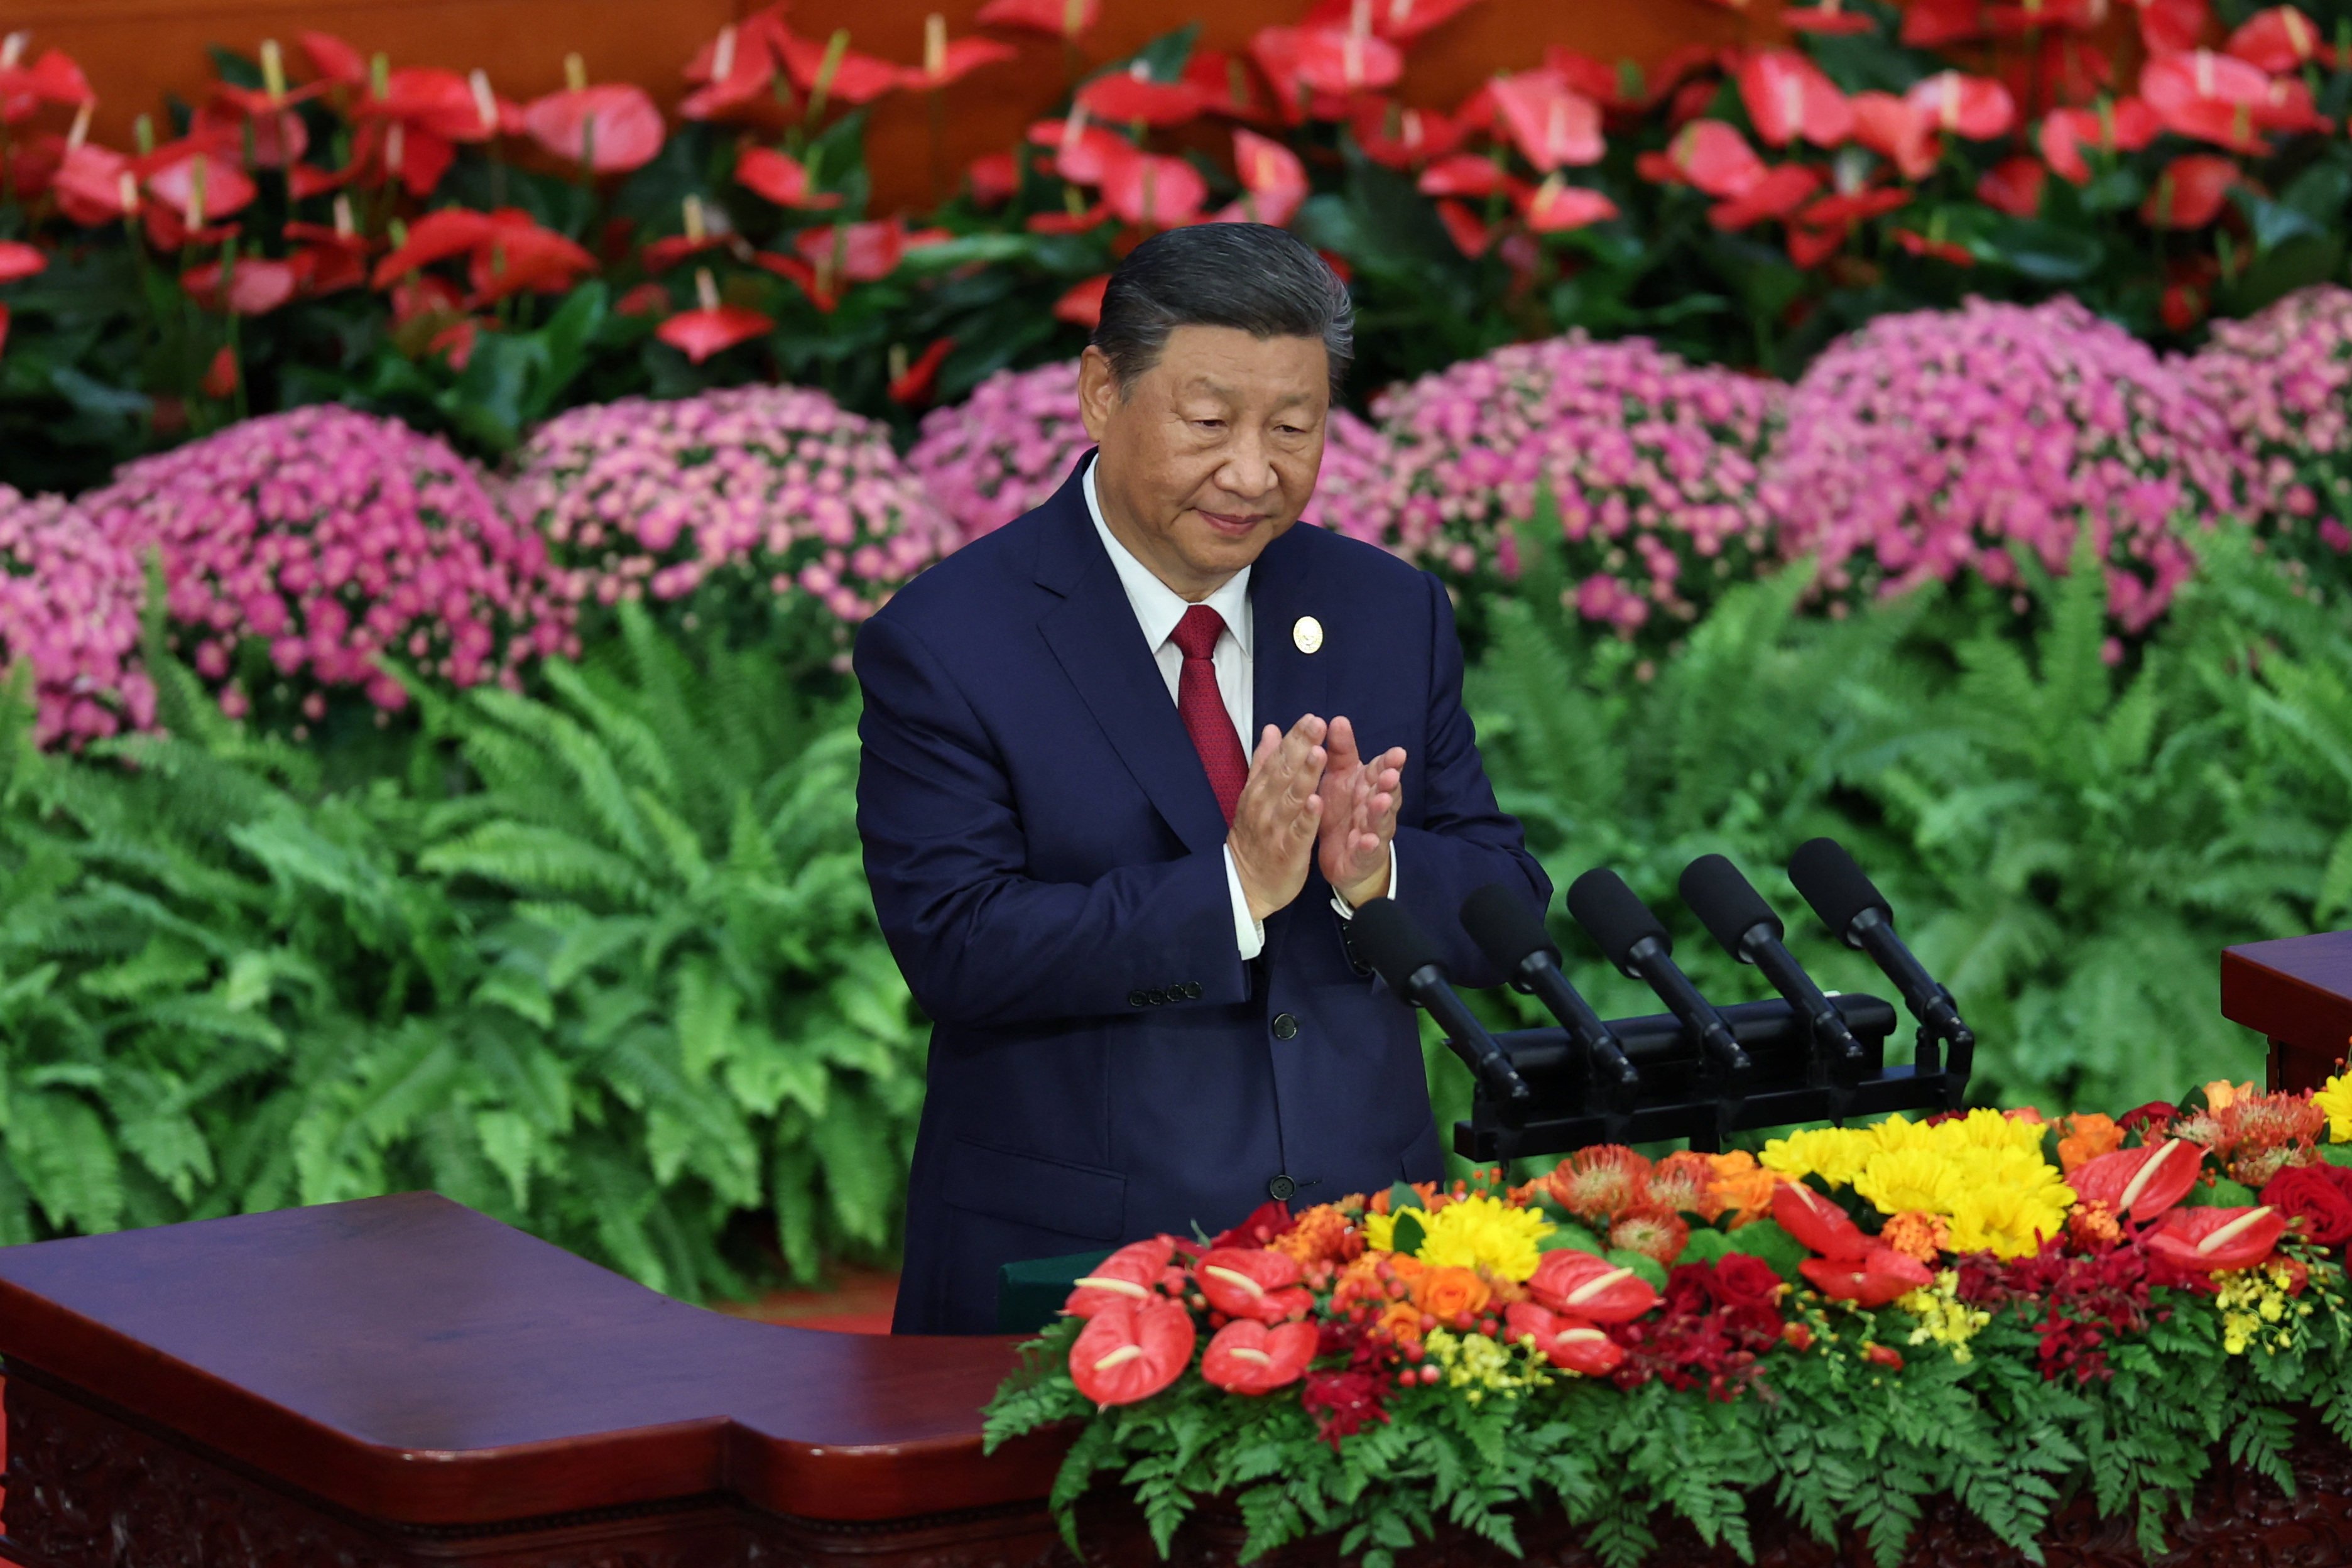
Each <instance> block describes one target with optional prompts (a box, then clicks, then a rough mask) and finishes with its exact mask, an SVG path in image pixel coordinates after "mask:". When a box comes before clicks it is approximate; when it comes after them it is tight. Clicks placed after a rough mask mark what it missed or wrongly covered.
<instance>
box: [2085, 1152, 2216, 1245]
mask: <svg viewBox="0 0 2352 1568" xmlns="http://www.w3.org/2000/svg"><path fill="white" fill-rule="evenodd" d="M2204 1161H2205V1152H2204V1151H2203V1150H2202V1149H2200V1148H2199V1147H2198V1146H2197V1145H2196V1144H2194V1143H2189V1142H2182V1141H2181V1140H2180V1139H2178V1138H2168V1139H2166V1140H2165V1141H2164V1142H2161V1143H2150V1144H2148V1145H2147V1146H2146V1147H2144V1148H2138V1149H2118V1150H2116V1152H2114V1153H2112V1154H2101V1155H2100V1156H2098V1157H2097V1158H2096V1159H2093V1160H2085V1161H2084V1162H2083V1163H2081V1164H2079V1165H2077V1166H2075V1167H2074V1171H2073V1173H2070V1174H2069V1175H2068V1176H2067V1178H2066V1184H2067V1185H2068V1186H2069V1187H2072V1188H2073V1189H2074V1196H2075V1197H2076V1199H2078V1200H2079V1201H2081V1202H2083V1203H2086V1204H2103V1205H2105V1206H2106V1209H2107V1212H2108V1213H2110V1214H2113V1215H2117V1216H2118V1217H2120V1216H2121V1215H2131V1217H2132V1218H2134V1219H2136V1220H2138V1221H2140V1222H2141V1223H2143V1224H2145V1223H2147V1221H2149V1220H2152V1219H2155V1218H2156V1217H2157V1216H2158V1215H2161V1214H2163V1213H2164V1212H2165V1211H2166V1210H2167V1209H2169V1208H2171V1207H2172V1206H2173V1205H2175V1204H2178V1203H2179V1201H2180V1200H2181V1199H2183V1198H2185V1197H2187V1196H2188V1195H2189V1190H2190V1189H2191V1188H2193V1187H2195V1186H2196V1185H2197V1176H2198V1173H2199V1172H2200V1170H2201V1169H2202V1168H2203V1165H2204Z"/></svg>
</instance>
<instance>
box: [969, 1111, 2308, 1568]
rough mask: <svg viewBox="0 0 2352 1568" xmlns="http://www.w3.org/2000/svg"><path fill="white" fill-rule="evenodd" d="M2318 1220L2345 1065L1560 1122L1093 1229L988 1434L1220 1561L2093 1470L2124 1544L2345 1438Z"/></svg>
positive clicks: (1856, 1501) (1904, 1498)
mask: <svg viewBox="0 0 2352 1568" xmlns="http://www.w3.org/2000/svg"><path fill="white" fill-rule="evenodd" d="M2347 1240H2352V1075H2347V1076H2343V1077H2338V1078H2336V1079H2333V1080H2331V1081H2330V1082H2329V1083H2328V1084H2327V1085H2326V1086H2325V1087H2324V1088H2323V1089H2321V1090H2319V1091H2318V1092H2316V1093H2259V1092H2256V1091H2254V1090H2253V1089H2252V1087H2251V1086H2247V1085H2238V1086H2232V1085H2231V1084H2229V1083H2227V1082H2215V1083H2211V1084H2208V1085H2206V1086H2204V1087H2203V1088H2202V1089H2199V1090H2197V1091H2195V1092H2194V1093H2192V1094H2190V1095H2189V1097H2188V1098H2187V1099H2186V1100H2183V1101H2182V1102H2181V1103H2180V1104H2179V1105H2169V1104H2165V1103H2162V1102H2158V1103H2155V1104H2150V1105H2146V1106H2142V1107H2141V1108H2139V1109H2138V1110H2134V1111H2131V1112H2130V1113H2128V1114H2126V1115H2124V1116H2121V1117H2114V1118H2110V1117H2108V1116H2104V1115H2070V1116H2061V1117H2047V1118H2046V1117H2044V1116H2042V1115H2041V1114H2040V1113H2039V1112H2037V1111H2034V1110H2011V1111H2008V1112H2001V1111H1996V1110H1970V1111H1968V1112H1965V1113H1957V1114H1952V1115H1948V1116H1942V1117H1936V1118H1931V1119H1929V1120H1927V1121H1909V1120H1906V1119H1905V1118H1903V1117H1900V1116H1896V1117H1892V1118H1890V1119H1888V1120H1886V1121H1881V1122H1878V1123H1876V1124H1875V1125H1873V1126H1870V1127H1867V1128H1846V1129H1840V1128H1830V1129H1822V1130H1814V1131H1795V1132H1791V1133H1790V1134H1788V1135H1787V1136H1784V1137H1780V1138H1776V1139H1773V1140H1771V1141H1770V1142H1768V1143H1766V1144H1765V1146H1764V1147H1763V1149H1762V1151H1761V1152H1760V1153H1748V1152H1732V1153H1724V1154H1701V1153H1693V1152H1677V1153H1673V1154H1669V1155H1666V1156H1665V1157H1664V1158H1662V1159H1656V1160H1652V1159H1649V1158H1645V1157H1644V1156H1643V1155H1642V1154H1641V1153H1639V1152H1635V1151H1633V1150H1632V1149H1628V1148H1624V1147H1622V1146H1616V1145H1610V1146H1602V1147H1596V1148H1589V1149H1585V1150H1581V1151H1579V1152H1577V1153H1575V1154H1573V1155H1571V1156H1570V1158H1568V1159H1567V1160H1565V1161H1563V1162H1561V1163H1559V1166H1558V1167H1557V1168H1556V1169H1553V1170H1551V1171H1550V1172H1549V1173H1544V1174H1541V1175H1539V1176H1537V1177H1535V1178H1534V1179H1532V1180H1528V1181H1526V1182H1524V1183H1522V1184H1511V1183H1510V1182H1509V1180H1508V1179H1507V1177H1504V1176H1502V1175H1500V1174H1498V1173H1493V1172H1486V1173H1481V1174H1480V1175H1479V1176H1478V1177H1477V1178H1476V1179H1474V1180H1472V1181H1469V1182H1457V1183H1455V1184H1453V1185H1452V1186H1451V1187H1450V1188H1440V1187H1438V1186H1436V1185H1434V1184H1420V1185H1410V1186H1409V1185H1405V1184H1398V1185H1397V1186H1395V1187H1393V1188H1391V1190H1389V1191H1388V1192H1385V1193H1375V1194H1370V1195H1369V1196H1366V1195H1358V1196H1352V1197H1348V1198H1344V1199H1341V1200H1340V1201H1339V1202H1337V1203H1332V1204H1326V1205H1319V1206H1318V1207H1314V1208H1310V1209H1307V1210H1306V1211H1305V1212H1303V1213H1301V1214H1297V1215H1291V1214H1289V1213H1287V1212H1286V1210H1285V1209H1284V1208H1283V1207H1282V1206H1281V1205H1267V1206H1265V1207H1264V1208H1262V1209H1260V1210H1259V1211H1257V1212H1256V1213H1255V1214H1254V1215H1250V1216H1249V1218H1248V1219H1247V1220H1245V1221H1244V1223H1243V1224H1242V1225H1240V1226H1237V1227H1235V1228H1234V1229H1233V1230H1229V1231H1227V1232H1225V1233H1224V1234H1223V1235H1221V1236H1218V1237H1213V1238H1212V1237H1194V1238H1192V1239H1185V1238H1182V1237H1174V1236H1160V1237H1153V1238H1152V1239H1150V1240H1148V1241H1141V1242H1138V1243H1135V1244H1134V1245H1132V1246H1129V1247H1123V1248H1121V1249H1120V1250H1118V1252H1115V1253H1113V1254H1111V1255H1110V1257H1109V1258H1108V1259H1107V1260H1105V1261H1104V1262H1103V1263H1102V1264H1101V1265H1100V1266H1099V1267H1098V1268H1097V1271H1096V1272H1095V1273H1093V1274H1091V1275H1088V1276H1087V1277H1084V1278H1082V1279H1079V1280H1077V1282H1076V1289H1074V1290H1073V1291H1072V1293H1071V1295H1070V1297H1069V1300H1068V1302H1067V1304H1066V1307H1065V1309H1064V1310H1065V1316H1063V1317H1062V1318H1061V1319H1060V1320H1059V1321H1057V1322H1055V1324H1054V1325H1053V1326H1051V1327H1050V1328H1048V1329H1047V1330H1046V1331H1045V1333H1044V1334H1043V1336H1042V1337H1040V1338H1039V1339H1037V1340H1035V1341H1034V1342H1032V1343H1031V1344H1030V1345H1028V1346H1027V1347H1025V1349H1024V1366H1023V1368H1022V1370H1021V1371H1020V1372H1018V1373H1015V1374H1014V1375H1013V1377H1012V1378H1011V1379H1009V1380H1008V1381H1007V1382H1006V1383H1005V1384H1004V1385H1003V1388H1002V1389H1000V1390H999V1392H998V1394H997V1396H996V1398H995V1399H994V1401H993V1402H992V1404H991V1405H990V1407H989V1411H988V1435H989V1442H990V1444H991V1446H992V1447H993V1446H994V1445H996V1444H999V1443H1002V1442H1003V1441H1005V1440H1006V1439H1008V1438H1011V1437H1013V1436H1016V1435H1019V1434H1021V1433H1024V1432H1028V1431H1032V1430H1035V1429H1038V1428H1041V1427H1045V1426H1052V1425H1055V1424H1057V1423H1071V1424H1075V1425H1076V1442H1075V1444H1074V1446H1073V1447H1071V1449H1070V1452H1069V1455H1068V1457H1067V1458H1066V1460H1065V1462H1064V1465H1063V1468H1062V1470H1061V1474H1060V1477H1059V1479H1058V1481H1057V1484H1056V1486H1055V1493H1054V1503H1055V1509H1056V1510H1057V1512H1058V1513H1059V1515H1060V1517H1061V1519H1062V1521H1063V1528H1064V1530H1065V1531H1066V1532H1068V1533H1069V1534H1070V1535H1071V1539H1072V1542H1073V1545H1074V1546H1075V1545H1076V1533H1075V1523H1074V1520H1073V1513H1072V1510H1073V1509H1074V1506H1075V1505H1076V1502H1077V1500H1079V1498H1080V1497H1081V1496H1082V1495H1084V1494H1085V1493H1086V1492H1087V1490H1088V1489H1090V1488H1091V1487H1092V1486H1093V1485H1094V1484H1095V1483H1096V1482H1097V1480H1098V1479H1108V1480H1113V1481H1116V1482H1118V1483H1119V1484H1120V1485H1122V1486H1124V1487H1125V1488H1127V1489H1129V1490H1130V1491H1131V1493H1132V1495H1133V1497H1134V1499H1135V1500H1136V1502H1137V1503H1138V1504H1139V1507H1140V1509H1141V1510H1142V1513H1143V1515H1144V1518H1145V1521H1146V1522H1147V1523H1148V1525H1149V1527H1150V1531H1151V1533H1152V1536H1153V1539H1154V1540H1155V1542H1157V1543H1158V1545H1159V1548H1160V1552H1162V1554H1163V1555H1164V1554H1165V1553H1166V1552H1168V1550H1169V1548H1170V1546H1171V1543H1172V1542H1173V1540H1174V1537H1175V1534H1176V1531H1177V1530H1178V1528H1179V1527H1180V1526H1181V1524H1182V1523H1183V1521H1184V1520H1185V1519H1186V1517H1187V1516H1188V1515H1189V1514H1190V1513H1191V1512H1192V1510H1194V1509H1195V1508H1196V1507H1197V1506H1198V1505H1199V1504H1200V1503H1201V1502H1202V1501H1203V1500H1208V1499H1212V1498H1216V1499H1221V1500H1223V1501H1224V1502H1225V1503H1226V1504H1229V1505H1232V1506H1235V1507H1237V1508H1238V1510H1239V1512H1240V1517H1241V1520H1242V1521H1243V1523H1244V1526H1245V1527H1246V1529H1247V1531H1248V1538H1247V1543H1246V1545H1245V1547H1244V1558H1245V1559H1246V1558H1247V1557H1251V1556H1255V1555H1257V1554H1258V1553H1261V1552H1266V1551H1271V1550H1273V1549H1274V1548H1276V1547H1278V1546H1281V1545H1283V1544H1285V1543H1286V1542H1290V1541H1293V1540H1297V1539H1299V1538H1302V1537H1306V1536H1310V1535H1320V1534H1325V1533H1327V1532H1339V1536H1340V1541H1339V1550H1340V1552H1341V1554H1342V1556H1343V1557H1345V1558H1346V1559H1347V1560H1349V1561H1361V1562H1363V1563H1369V1564H1371V1565H1372V1568H1382V1565H1383V1564H1385V1563H1388V1562H1389V1561H1390V1560H1391V1557H1392V1555H1393V1554H1394V1553H1395V1552H1397V1551H1399V1550H1401V1549H1403V1548H1406V1547H1409V1546H1411V1545H1412V1544H1413V1543H1415V1542H1417V1541H1421V1540H1424V1539H1427V1538H1428V1537H1429V1536H1430V1535H1431V1533H1432V1532H1433V1530H1434V1529H1435V1528H1436V1526H1437V1525H1438V1524H1439V1523H1440V1522H1441V1521H1451V1523H1452V1524H1453V1525H1454V1526H1456V1527H1459V1528H1461V1529H1464V1530H1466V1531H1471V1532H1475V1534H1476V1535H1478V1536H1482V1537H1484V1538H1486V1539H1487V1540H1490V1541H1492V1542H1495V1543H1496V1545H1498V1546H1501V1547H1503V1548H1505V1549H1507V1550H1512V1551H1517V1533H1516V1523H1517V1520H1518V1519H1519V1518H1521V1517H1523V1516H1524V1515H1525V1514H1526V1513H1527V1512H1528V1511H1529V1510H1538V1509H1543V1508H1558V1509H1561V1510H1565V1511H1566V1513H1567V1515H1568V1517H1569V1519H1570V1522H1571V1523H1572V1524H1574V1525H1576V1526H1578V1527H1580V1528H1581V1529H1582V1530H1584V1531H1585V1533H1586V1541H1587V1543H1588V1545H1589V1546H1590V1547H1591V1550H1592V1551H1593V1552H1595V1553H1596V1554H1597V1555H1598V1556H1599V1557H1600V1558H1601V1560H1602V1561H1604V1562H1606V1563H1612V1564H1632V1563H1638V1562H1639V1561H1641V1560H1642V1558H1643V1556H1644V1555H1645V1554H1646V1553H1647V1552H1649V1550H1650V1549H1651V1548H1652V1547H1653V1546H1654V1544H1655V1537H1654V1534H1653V1531H1652V1524H1653V1522H1654V1519H1655V1518H1656V1516H1657V1515H1659V1514H1660V1513H1661V1511H1662V1510H1663V1511H1664V1512H1667V1513H1671V1514H1675V1515H1679V1516H1681V1517H1682V1518H1683V1519H1685V1520H1686V1521H1689V1523H1690V1524H1691V1525H1692V1526H1693V1527H1694V1528H1695V1529H1696V1531H1697V1532H1698V1534H1699V1535H1700V1536H1701V1538H1702V1539H1704V1540H1705V1541H1706V1542H1707V1543H1708V1544H1709V1545H1710V1546H1713V1545H1716V1544H1717V1543H1721V1544H1727V1545H1728V1546H1729V1547H1730V1548H1731V1549H1732V1550H1733V1551H1734V1552H1738V1554H1739V1555H1740V1556H1741V1557H1742V1558H1743V1559H1749V1558H1750V1556H1751V1553H1750V1546H1749V1519H1748V1510H1749V1508H1750V1507H1751V1505H1754V1504H1765V1505H1769V1506H1774V1507H1777V1508H1779V1509H1780V1510H1783V1511H1784V1512H1785V1513H1786V1514H1787V1515H1788V1516H1789V1517H1790V1519H1792V1520H1793V1521H1795V1522H1797V1523H1798V1524H1800V1525H1801V1526H1803V1527H1804V1528H1806V1529H1807V1530H1809V1531H1811V1532H1812V1533H1813V1534H1814V1535H1816V1536H1818V1537H1820V1538H1821V1539H1822V1540H1823V1541H1824V1542H1833V1541H1835V1540H1836V1539H1837V1537H1838V1534H1839V1532H1841V1531H1856V1530H1858V1531H1864V1532H1866V1534H1867V1536H1868V1539H1869V1541H1870V1543H1871V1546H1872V1548H1873V1550H1874V1552H1875V1554H1876V1556H1877V1558H1878V1560H1879V1561H1880V1562H1881V1563H1894V1562H1896V1561H1898V1560H1899V1559H1900V1558H1901V1557H1902V1555H1903V1552H1904V1550H1905V1544H1906V1538H1907V1537H1908V1535H1909V1533H1910V1531H1911V1529H1912V1527H1913V1525H1914V1524H1915V1523H1916V1521H1917V1520H1918V1518H1919V1516H1920V1513H1921V1509H1922V1505H1923V1503H1924V1502H1925V1501H1926V1500H1928V1499H1930V1498H1932V1497H1933V1496H1935V1495H1936V1494H1937V1493H1949V1494H1951V1495H1952V1496H1953V1497H1955V1498H1957V1499H1958V1500H1959V1501H1960V1502H1961V1503H1962V1504H1963V1505H1964V1506H1965V1507H1966V1508H1967V1509H1968V1510H1969V1511H1970V1512H1972V1513H1973V1514H1974V1515H1975V1516H1976V1517H1977V1518H1978V1519H1979V1520H1980V1521H1983V1523H1984V1524H1985V1525H1986V1526H1987V1527H1988V1528H1989V1529H1990V1531H1992V1533H1993V1534H1995V1535H1996V1536H1998V1537H1999V1538H2000V1540H2002V1541H2004V1542H2008V1543H2010V1544H2011V1545H2013V1546H2015V1547H2018V1548H2020V1549H2021V1550H2025V1551H2027V1552H2033V1542H2034V1538H2035V1536H2036V1535H2037V1533H2038V1532H2039V1531H2041V1530H2042V1527H2043V1526H2044V1525H2045V1524H2046V1523H2047V1522H2048V1521H2049V1520H2050V1518H2051V1516H2052V1513H2053V1510H2054V1509H2055V1508H2056V1507H2057V1506H2058V1505H2059V1504H2060V1503H2061V1502H2062V1501H2063V1500H2065V1499H2067V1498H2069V1497H2071V1496H2074V1495H2076V1494H2077V1493H2079V1492H2082V1491H2084V1490H2086V1489H2087V1491H2088V1492H2089V1493H2090V1494H2091V1495H2092V1496H2093V1498H2094V1499H2095V1501H2096V1504H2097V1506H2098V1508H2099V1510H2100V1511H2101V1512H2102V1513H2103V1514H2105V1515H2107V1516H2109V1517H2130V1518H2132V1519H2133V1520H2134V1521H2135V1522H2136V1525H2137V1532H2138V1535H2139V1539H2140V1541H2141V1543H2142V1546H2143V1548H2144V1549H2145V1550H2147V1552H2149V1553H2150V1555H2154V1554H2155V1553H2156V1552H2159V1551H2160V1550H2161V1549H2162V1542H2163V1538H2164V1527H2165V1521H2166V1520H2167V1519H2168V1517H2170V1516H2172V1515H2173V1514H2174V1513H2175V1512H2176V1510H2186V1509H2187V1508H2188V1507H2189V1502H2190V1498H2191V1493H2192V1491H2193V1489H2194V1488H2195V1486H2196V1483H2197V1482H2198V1480H2199V1479H2200V1478H2201V1477H2203V1476H2204V1475H2205V1474H2206V1473H2207V1472H2208V1470H2209V1469H2210V1468H2211V1466H2212V1465H2213V1463H2214V1451H2215V1449H2216V1448H2217V1447H2226V1451H2227V1455H2228V1458H2229V1460H2230V1462H2231V1463H2234V1464H2237V1465H2241V1466H2243V1467H2245V1468H2249V1469H2251V1470H2252V1471H2253V1472H2255V1473H2257V1474H2259V1475H2262V1476H2265V1477H2268V1478H2269V1479H2272V1480H2273V1481H2275V1482H2277V1483H2278V1484H2279V1485H2280V1486H2281V1487H2282V1488H2283V1489H2289V1490H2292V1489H2293V1486H2294V1477H2293V1474H2292V1471H2291V1468H2290V1466H2289V1463H2288V1452H2289V1449H2290V1447H2292V1445H2293V1444H2294V1441H2295V1436H2296V1429H2297V1426H2298V1424H2299V1423H2300V1422H2301V1421H2303V1420H2304V1419H2305V1418H2306V1417H2309V1416H2316V1417H2317V1419H2318V1420H2319V1421H2321V1422H2322V1423H2324V1425H2325V1426H2326V1428H2327V1429H2328V1430H2329V1431H2330V1432H2332V1433H2333V1434H2335V1436H2336V1437H2337V1438H2338V1439H2339V1440H2343V1441H2347V1442H2352V1304H2347V1283H2346V1258H2345V1250H2344V1248H2345V1244H2346V1242H2347Z"/></svg>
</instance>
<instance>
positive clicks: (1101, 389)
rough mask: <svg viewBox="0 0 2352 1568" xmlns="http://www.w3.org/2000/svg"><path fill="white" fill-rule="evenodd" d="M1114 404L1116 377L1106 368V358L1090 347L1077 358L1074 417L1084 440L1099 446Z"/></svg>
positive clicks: (1107, 366)
mask: <svg viewBox="0 0 2352 1568" xmlns="http://www.w3.org/2000/svg"><path fill="white" fill-rule="evenodd" d="M1117 402H1118V376H1117V375H1116V374H1113V373H1112V371H1111V368H1110V356H1109V355H1108V354H1106V353H1103V352H1102V350H1100V349H1098V348H1097V347H1095V346H1094V344H1092V343H1088V344H1087V352H1086V353H1082V354H1080V355H1079V356H1078V417H1079V418H1080V419H1081V420H1083V421H1084V422H1085V424H1086V426H1087V440H1089V441H1092V442H1093V443H1094V444H1095V445H1096V446H1097V447H1099V446H1101V445H1102V440H1103V432H1104V431H1106V430H1108V428H1109V427H1110V410H1111V405H1113V404H1115V403H1117Z"/></svg>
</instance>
